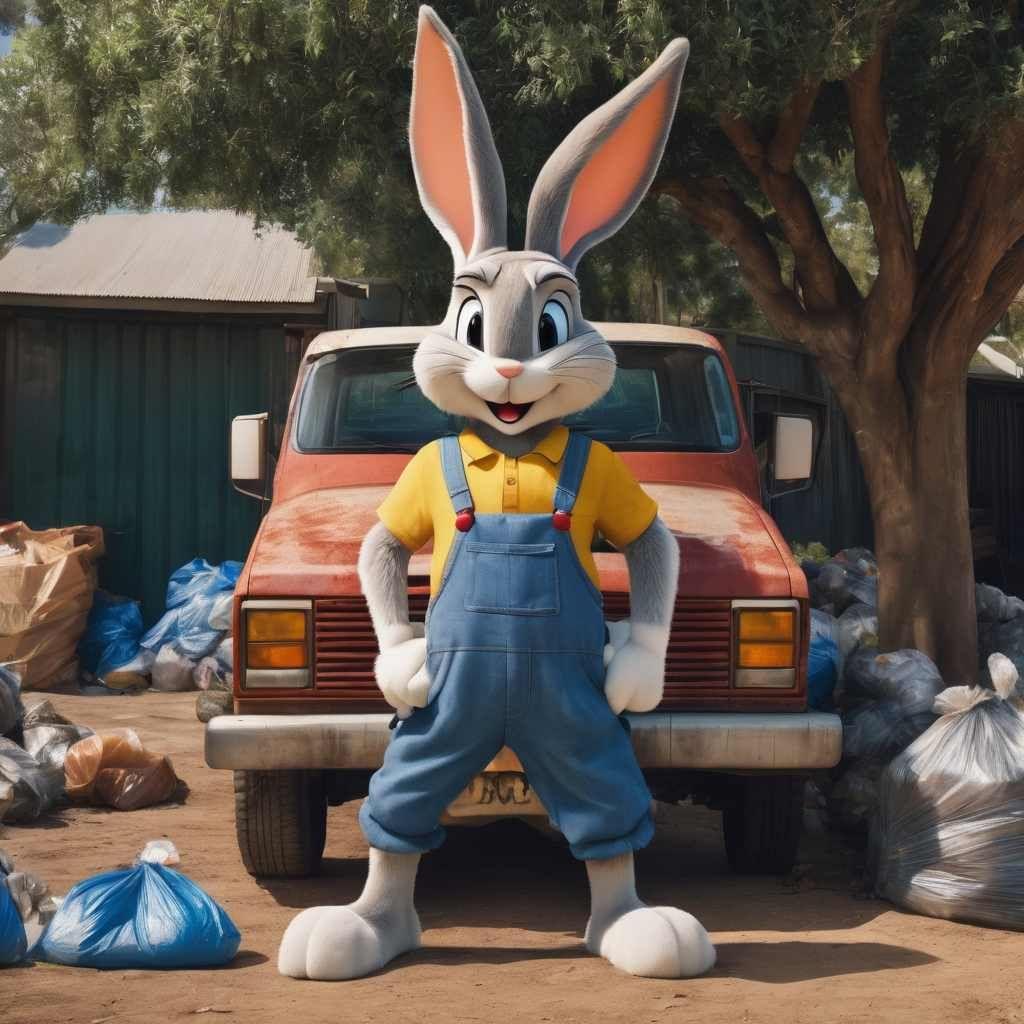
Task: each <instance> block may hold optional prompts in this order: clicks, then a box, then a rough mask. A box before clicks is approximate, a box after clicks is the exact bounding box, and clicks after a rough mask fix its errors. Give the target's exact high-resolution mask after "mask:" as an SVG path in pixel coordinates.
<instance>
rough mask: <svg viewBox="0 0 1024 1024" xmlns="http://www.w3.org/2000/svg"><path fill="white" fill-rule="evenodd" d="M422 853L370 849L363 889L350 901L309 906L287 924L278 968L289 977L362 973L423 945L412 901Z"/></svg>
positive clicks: (320, 978)
mask: <svg viewBox="0 0 1024 1024" xmlns="http://www.w3.org/2000/svg"><path fill="white" fill-rule="evenodd" d="M418 862H419V856H418V855H410V854H393V853H384V852H382V851H381V850H375V849H371V850H370V873H369V876H368V877H367V880H366V887H365V888H364V889H363V894H362V895H361V896H360V897H359V899H358V900H356V902H355V903H351V904H349V905H348V906H345V907H310V908H309V909H308V910H304V911H302V913H301V914H299V915H297V916H296V917H295V918H294V919H293V920H292V922H291V924H289V925H288V928H287V930H286V931H285V933H284V938H282V939H281V948H280V950H279V951H278V954H277V969H278V971H280V973H281V974H284V975H286V976H287V977H290V978H310V979H313V980H315V981H347V980H349V979H351V978H362V977H363V976H364V975H367V974H371V973H372V972H373V971H376V970H379V969H380V968H381V967H383V966H384V965H385V964H387V963H390V962H391V961H392V960H394V958H395V957H396V956H399V955H400V954H402V953H406V952H408V951H409V950H411V949H417V948H418V947H419V945H420V922H419V918H418V917H417V915H416V908H415V907H414V906H413V901H412V896H413V885H414V882H415V878H416V865H417V863H418Z"/></svg>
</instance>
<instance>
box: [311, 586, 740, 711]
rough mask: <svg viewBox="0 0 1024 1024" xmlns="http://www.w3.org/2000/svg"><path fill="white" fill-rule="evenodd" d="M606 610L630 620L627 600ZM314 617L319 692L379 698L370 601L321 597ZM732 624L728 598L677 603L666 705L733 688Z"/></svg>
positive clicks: (419, 601) (418, 601)
mask: <svg viewBox="0 0 1024 1024" xmlns="http://www.w3.org/2000/svg"><path fill="white" fill-rule="evenodd" d="M604 607H605V617H606V618H608V619H612V620H614V619H625V618H628V617H629V595H627V594H621V593H606V594H605V595H604ZM426 610H427V596H426V595H425V594H410V595H409V612H410V615H411V617H412V618H413V619H415V620H418V621H420V622H422V621H423V617H424V615H425V614H426ZM315 616H316V622H315V629H316V632H315V643H316V674H315V679H316V686H317V688H318V689H323V690H330V691H331V694H332V696H337V697H341V698H345V697H348V698H351V699H353V700H367V699H375V698H377V697H378V696H379V694H378V693H377V687H376V683H375V682H374V679H373V660H374V658H375V657H376V656H377V641H376V639H375V637H374V634H373V626H372V624H371V622H370V613H369V612H368V611H367V608H366V602H365V601H364V600H363V599H362V598H361V597H336V598H322V599H320V600H318V601H317V602H316V612H315ZM731 625H732V612H731V605H730V602H729V600H728V599H725V600H717V601H716V600H689V599H681V600H680V601H679V602H677V604H676V611H675V615H674V616H673V618H672V638H671V640H670V642H669V647H668V658H667V661H666V665H665V699H666V702H668V701H672V699H673V698H678V697H684V696H686V695H687V694H690V693H692V692H693V691H694V690H703V691H706V690H720V689H728V688H729V668H730V665H729V659H730V649H731V635H730V631H731Z"/></svg>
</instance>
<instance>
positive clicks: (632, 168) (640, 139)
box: [561, 76, 672, 259]
mask: <svg viewBox="0 0 1024 1024" xmlns="http://www.w3.org/2000/svg"><path fill="white" fill-rule="evenodd" d="M670 85H671V82H670V76H665V77H663V78H662V79H661V80H660V81H659V82H658V83H657V84H656V85H654V86H653V87H652V88H651V91H650V92H649V93H648V94H647V95H646V96H645V97H644V98H643V99H642V100H641V101H640V102H639V103H637V105H636V106H635V107H634V108H633V109H632V111H630V113H629V115H628V116H627V117H626V119H625V120H624V121H623V122H622V124H620V125H619V126H618V127H617V128H616V129H615V131H613V132H612V134H611V135H610V136H608V138H607V139H605V141H604V143H603V144H602V146H601V147H600V148H599V149H598V150H597V152H596V153H594V155H593V156H592V157H591V158H590V159H589V160H588V161H587V164H586V166H585V167H584V168H583V170H582V171H580V173H579V175H578V176H577V178H576V181H575V182H574V184H573V187H572V196H571V198H570V200H569V209H568V210H567V211H566V214H565V221H564V222H563V224H562V240H561V249H562V253H561V255H562V258H563V259H564V258H565V257H566V256H567V255H568V253H569V252H570V251H571V250H572V247H573V246H574V245H575V244H576V243H577V242H578V241H579V240H580V239H581V238H585V237H586V236H587V235H589V234H590V233H591V232H592V231H596V230H597V229H598V228H600V227H602V226H603V225H604V224H607V223H608V222H609V221H611V220H614V219H615V217H616V216H617V215H618V214H619V212H620V211H621V210H622V208H623V207H624V206H625V205H626V204H627V203H628V202H629V201H630V199H631V198H632V197H633V196H634V194H635V193H636V190H637V188H638V186H639V185H640V183H641V182H642V181H643V179H644V176H645V173H646V172H647V170H648V169H649V167H650V163H651V153H652V151H653V150H654V149H655V147H656V146H657V145H658V144H659V142H660V141H661V135H662V131H663V130H664V127H665V118H666V116H667V113H668V112H667V109H666V108H667V106H668V102H669V99H670V97H671V95H672V93H671V90H670V88H669V86H670Z"/></svg>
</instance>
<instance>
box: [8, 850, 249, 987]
mask: <svg viewBox="0 0 1024 1024" xmlns="http://www.w3.org/2000/svg"><path fill="white" fill-rule="evenodd" d="M179 862H180V857H179V855H178V851H177V849H175V847H174V844H173V843H171V842H170V841H169V840H166V839H160V840H155V841H151V842H149V843H147V844H146V846H145V847H144V848H143V850H142V852H141V853H140V854H139V855H138V857H136V859H135V864H134V865H133V866H132V867H130V868H126V869H123V870H118V871H107V872H104V873H102V874H99V875H95V876H93V877H92V878H88V879H86V880H85V881H83V882H79V883H78V884H77V885H75V886H74V887H73V888H72V889H71V891H70V892H69V893H68V894H67V896H65V897H64V898H63V899H56V898H54V897H53V896H51V895H50V894H49V891H48V889H47V887H46V885H45V884H44V883H43V882H41V881H40V880H39V879H38V878H36V877H35V876H33V875H29V874H26V873H22V872H16V871H14V866H13V864H11V862H10V860H9V859H8V858H7V857H5V855H4V854H3V852H2V851H0V966H6V965H10V964H15V963H18V962H19V961H21V960H24V959H30V960H40V961H46V962H49V963H54V964H68V965H71V966H75V967H92V968H97V969H100V970H104V969H106V970H110V969H122V970H123V969H130V968H137V969H144V970H145V969H148V970H166V969H173V968H198V967H219V966H222V965H223V964H226V963H229V962H230V961H231V960H232V959H234V956H235V954H236V953H237V952H238V946H239V944H240V942H241V936H240V934H239V932H238V929H237V928H236V927H235V924H234V922H233V921H232V920H231V918H230V917H229V916H228V914H227V912H226V911H225V910H224V908H223V907H222V906H221V905H220V904H219V903H217V902H216V901H215V900H214V899H212V898H211V897H210V896H209V895H208V894H207V893H205V892H204V891H203V890H202V889H201V888H200V887H199V886H197V885H196V884H195V883H194V882H192V881H191V880H190V879H189V878H188V877H186V876H185V875H184V874H182V873H181V872H180V871H177V870H174V866H175V865H177V864H178V863H179Z"/></svg>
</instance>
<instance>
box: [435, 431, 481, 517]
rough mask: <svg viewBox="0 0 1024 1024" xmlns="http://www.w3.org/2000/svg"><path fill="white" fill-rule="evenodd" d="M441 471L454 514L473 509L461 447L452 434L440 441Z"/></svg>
mask: <svg viewBox="0 0 1024 1024" xmlns="http://www.w3.org/2000/svg"><path fill="white" fill-rule="evenodd" d="M439 443H440V446H441V470H442V471H443V473H444V483H445V487H447V488H448V496H449V497H450V498H451V499H452V505H453V506H454V507H455V511H456V512H462V511H464V510H465V509H471V508H472V507H473V495H472V494H470V493H469V482H468V481H467V480H466V466H465V464H464V463H463V461H462V446H461V445H460V444H459V439H458V438H457V437H456V436H455V435H454V434H447V435H446V436H445V437H442V438H441V440H440V442H439Z"/></svg>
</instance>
